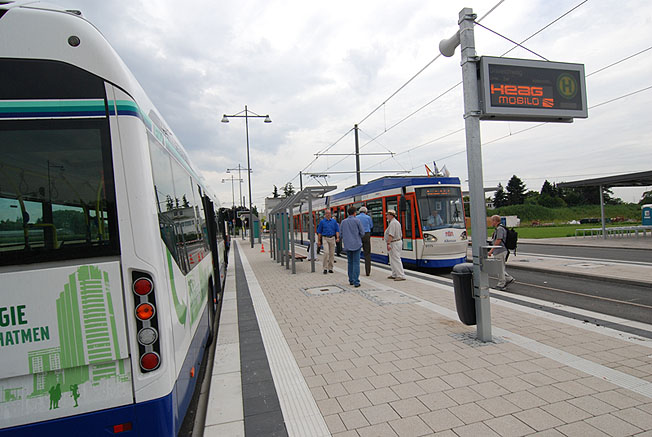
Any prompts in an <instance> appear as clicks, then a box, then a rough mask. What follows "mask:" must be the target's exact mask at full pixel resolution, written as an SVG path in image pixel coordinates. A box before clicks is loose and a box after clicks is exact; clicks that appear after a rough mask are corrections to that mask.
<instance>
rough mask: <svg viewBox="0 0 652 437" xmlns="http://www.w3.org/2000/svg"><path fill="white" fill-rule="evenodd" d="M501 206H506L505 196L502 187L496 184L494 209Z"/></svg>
mask: <svg viewBox="0 0 652 437" xmlns="http://www.w3.org/2000/svg"><path fill="white" fill-rule="evenodd" d="M501 206H507V194H506V193H505V190H504V189H503V186H502V185H501V184H498V189H497V190H496V194H494V208H500V207H501Z"/></svg>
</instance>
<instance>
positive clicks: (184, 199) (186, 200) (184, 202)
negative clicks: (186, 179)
mask: <svg viewBox="0 0 652 437" xmlns="http://www.w3.org/2000/svg"><path fill="white" fill-rule="evenodd" d="M181 201H182V202H183V207H184V208H190V202H188V199H186V195H185V194H184V195H183V198H182V199H181Z"/></svg>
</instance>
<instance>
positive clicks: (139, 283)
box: [133, 278, 154, 296]
mask: <svg viewBox="0 0 652 437" xmlns="http://www.w3.org/2000/svg"><path fill="white" fill-rule="evenodd" d="M153 289H154V284H153V283H152V281H151V280H149V279H148V278H138V279H136V281H135V282H134V285H133V290H134V293H136V294H137V295H139V296H147V295H148V294H149V293H151V291H152V290H153Z"/></svg>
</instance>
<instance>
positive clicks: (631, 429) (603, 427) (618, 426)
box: [585, 414, 645, 437]
mask: <svg viewBox="0 0 652 437" xmlns="http://www.w3.org/2000/svg"><path fill="white" fill-rule="evenodd" d="M585 422H586V423H588V424H589V425H591V426H593V427H595V428H597V429H599V430H600V431H602V432H605V433H607V434H609V435H610V436H614V437H617V436H627V435H634V434H637V433H639V432H641V431H645V430H644V429H641V428H639V427H636V426H634V425H632V424H630V423H627V422H625V421H624V420H622V419H619V418H618V417H616V416H614V415H613V414H603V415H602V416H597V417H591V418H589V419H586V420H585Z"/></svg>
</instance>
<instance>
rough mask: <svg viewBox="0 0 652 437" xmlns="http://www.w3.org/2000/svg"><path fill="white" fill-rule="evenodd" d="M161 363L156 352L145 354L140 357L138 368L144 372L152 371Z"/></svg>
mask: <svg viewBox="0 0 652 437" xmlns="http://www.w3.org/2000/svg"><path fill="white" fill-rule="evenodd" d="M160 363H161V357H159V355H158V354H157V353H156V352H147V353H146V354H144V355H143V356H142V357H140V367H142V368H143V369H145V370H154V369H156V368H157V367H158V366H159V364H160Z"/></svg>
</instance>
